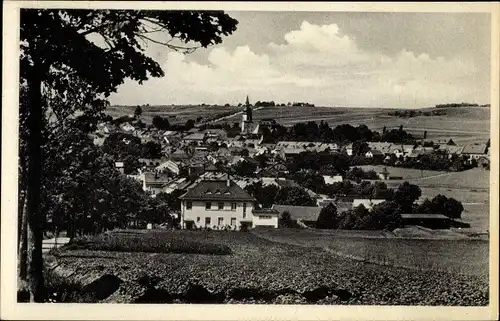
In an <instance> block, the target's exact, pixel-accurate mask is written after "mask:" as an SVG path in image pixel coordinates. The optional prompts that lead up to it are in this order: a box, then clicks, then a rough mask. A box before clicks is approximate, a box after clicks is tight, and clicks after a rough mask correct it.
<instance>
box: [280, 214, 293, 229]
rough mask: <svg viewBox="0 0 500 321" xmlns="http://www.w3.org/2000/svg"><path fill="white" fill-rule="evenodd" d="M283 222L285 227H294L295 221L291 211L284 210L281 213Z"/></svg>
mask: <svg viewBox="0 0 500 321" xmlns="http://www.w3.org/2000/svg"><path fill="white" fill-rule="evenodd" d="M281 223H282V224H283V226H284V227H293V221H292V216H291V215H290V212H288V211H284V212H283V213H282V214H281Z"/></svg>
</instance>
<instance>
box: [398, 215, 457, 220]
mask: <svg viewBox="0 0 500 321" xmlns="http://www.w3.org/2000/svg"><path fill="white" fill-rule="evenodd" d="M401 217H402V218H403V219H422V220H429V219H430V220H449V219H450V218H449V217H448V216H446V215H443V214H401Z"/></svg>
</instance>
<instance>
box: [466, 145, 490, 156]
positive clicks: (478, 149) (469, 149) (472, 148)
mask: <svg viewBox="0 0 500 321" xmlns="http://www.w3.org/2000/svg"><path fill="white" fill-rule="evenodd" d="M462 154H486V144H484V143H483V144H478V143H476V144H468V145H465V147H464V149H463V150H462Z"/></svg>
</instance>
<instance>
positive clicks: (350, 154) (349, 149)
mask: <svg viewBox="0 0 500 321" xmlns="http://www.w3.org/2000/svg"><path fill="white" fill-rule="evenodd" d="M344 148H345V152H346V154H347V155H348V156H352V143H351V144H348V145H346V146H345V147H344Z"/></svg>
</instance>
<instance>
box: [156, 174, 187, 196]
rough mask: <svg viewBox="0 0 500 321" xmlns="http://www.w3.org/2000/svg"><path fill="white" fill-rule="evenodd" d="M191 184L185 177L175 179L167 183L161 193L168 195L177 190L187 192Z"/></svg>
mask: <svg viewBox="0 0 500 321" xmlns="http://www.w3.org/2000/svg"><path fill="white" fill-rule="evenodd" d="M192 184H193V182H192V181H190V180H188V179H187V178H185V177H182V178H177V179H174V180H172V181H170V182H168V183H167V184H166V185H165V186H163V189H162V191H163V192H164V193H167V194H170V193H172V192H174V191H177V190H180V191H183V190H187V189H188V188H189V187H190V186H191V185H192Z"/></svg>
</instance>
